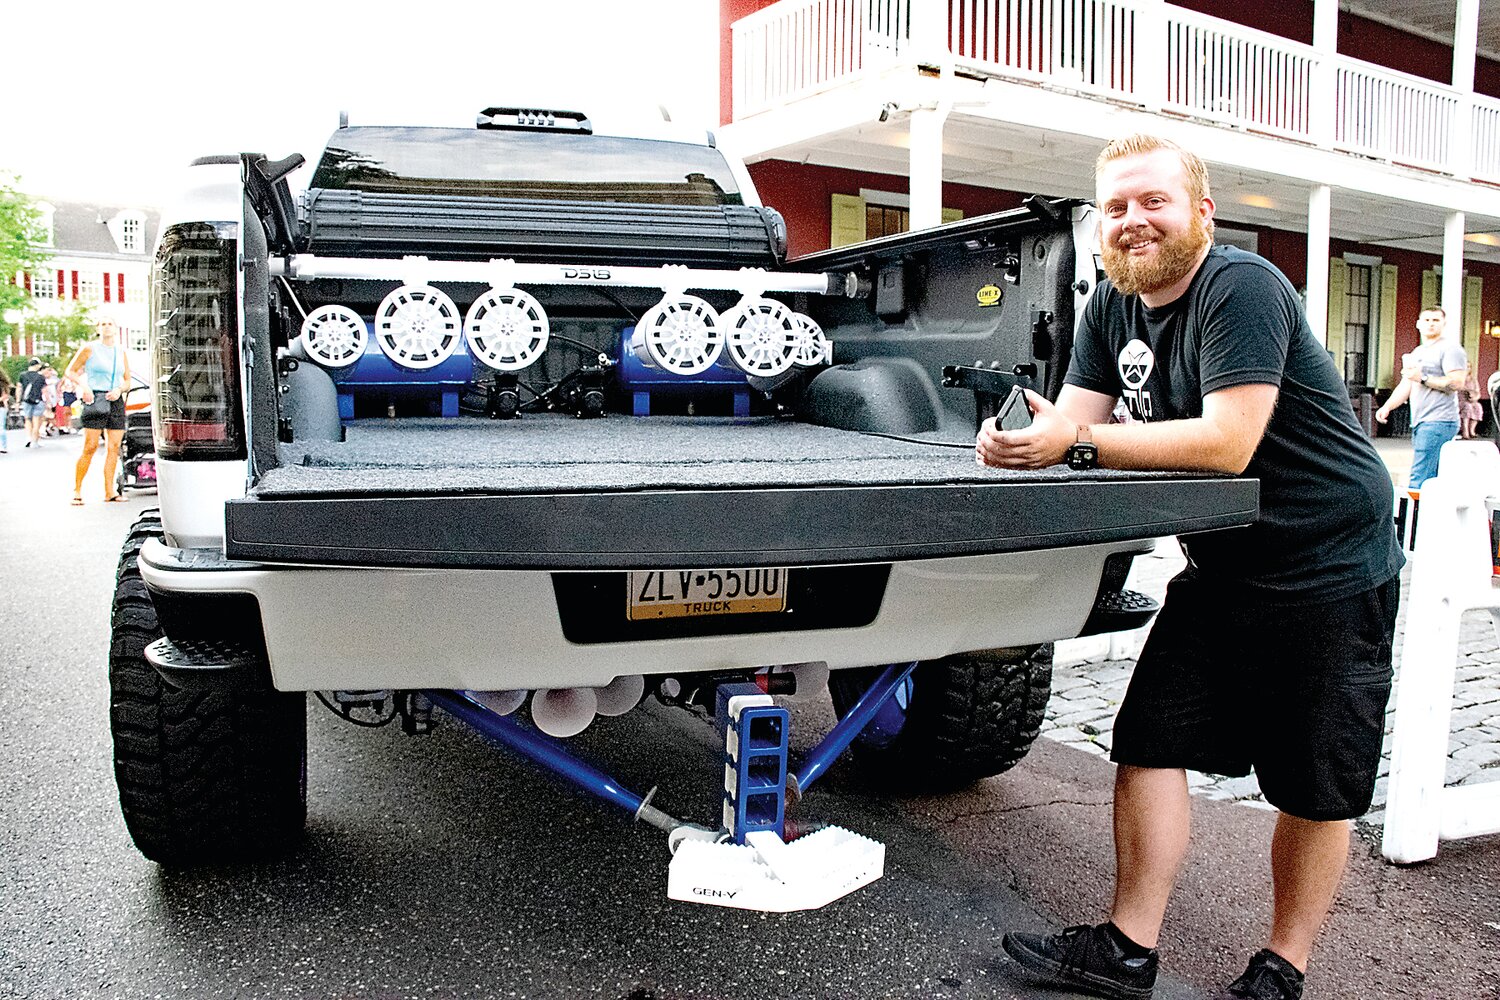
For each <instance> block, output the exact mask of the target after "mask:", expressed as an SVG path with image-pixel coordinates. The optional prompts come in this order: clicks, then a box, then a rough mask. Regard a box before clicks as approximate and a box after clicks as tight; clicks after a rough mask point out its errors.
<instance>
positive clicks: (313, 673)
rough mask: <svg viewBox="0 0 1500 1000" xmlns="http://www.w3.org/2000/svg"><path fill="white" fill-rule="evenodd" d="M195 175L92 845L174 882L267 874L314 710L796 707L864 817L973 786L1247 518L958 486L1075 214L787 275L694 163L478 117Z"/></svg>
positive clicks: (731, 182) (566, 124) (906, 244)
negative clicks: (1166, 565) (119, 837)
mask: <svg viewBox="0 0 1500 1000" xmlns="http://www.w3.org/2000/svg"><path fill="white" fill-rule="evenodd" d="M300 162H301V158H300V157H295V158H288V159H287V160H284V161H280V162H268V161H267V160H266V158H265V157H263V156H258V155H254V154H242V155H235V156H210V157H205V158H203V159H201V160H199V161H197V162H196V163H195V164H194V165H193V166H192V168H191V170H190V172H189V180H188V182H187V185H186V186H185V188H184V189H183V191H182V197H181V200H180V202H179V204H177V205H176V206H174V207H172V208H171V209H170V210H169V212H168V213H167V214H166V216H165V217H164V218H163V222H162V236H161V241H160V244H159V246H158V248H157V251H156V257H155V264H154V270H153V278H152V309H153V317H152V329H153V331H154V339H153V343H152V347H151V351H152V359H153V367H154V371H153V385H154V391H155V400H154V404H155V408H154V430H155V439H156V448H157V454H158V470H159V472H158V475H159V481H160V511H159V513H153V514H149V515H147V516H146V517H144V518H142V520H141V521H140V522H139V523H138V524H137V525H136V526H135V528H134V529H133V531H132V532H131V534H130V536H129V538H128V540H127V542H126V544H125V548H124V551H123V553H122V556H121V560H120V567H119V579H118V589H117V595H116V599H115V605H114V624H113V639H112V645H111V649H110V679H111V690H112V699H111V722H112V728H113V733H114V738H115V751H116V767H115V771H116V775H117V778H118V784H119V789H120V798H121V804H122V808H123V811H124V816H125V819H126V822H127V825H128V827H129V829H130V832H131V834H132V836H133V837H134V839H135V842H136V844H137V845H138V846H139V848H140V849H141V850H142V851H143V852H144V853H145V854H146V855H147V856H148V857H151V858H153V859H155V860H157V861H159V862H161V863H163V864H166V865H184V864H193V863H202V862H209V863H225V862H232V861H235V860H238V859H241V858H245V857H248V856H251V855H254V854H257V853H261V852H265V851H274V850H277V849H283V848H285V847H286V846H287V845H289V844H292V843H294V842H295V841H296V840H297V838H298V836H299V835H300V833H301V830H302V827H303V823H304V819H305V814H306V782H305V756H306V754H305V747H306V721H305V716H306V711H307V698H306V693H307V692H317V693H318V694H319V697H320V698H321V699H322V700H323V701H324V703H325V704H327V705H328V706H330V707H332V708H333V709H334V710H335V711H337V712H339V714H341V715H344V716H345V717H347V718H350V719H352V720H358V719H360V718H365V720H366V721H369V720H371V719H374V720H382V721H383V720H388V719H400V720H401V721H402V722H403V723H404V724H405V725H406V726H407V728H408V729H410V730H420V729H422V728H423V727H424V726H425V725H426V724H427V718H426V712H427V709H428V706H429V704H430V703H429V702H428V701H427V699H425V698H424V697H422V694H421V692H424V691H434V690H436V691H455V690H461V691H467V692H473V693H474V697H475V698H477V699H480V700H482V701H484V702H485V703H486V704H489V705H491V706H495V707H497V708H498V709H499V710H501V711H504V710H507V709H512V708H516V707H518V706H519V705H521V704H525V705H526V706H527V707H526V712H527V713H529V714H530V715H531V717H532V718H533V719H534V721H535V724H536V725H537V726H538V727H539V728H541V729H542V730H543V731H545V732H549V733H553V734H556V735H567V734H568V733H571V732H576V731H578V730H579V729H581V728H582V726H584V725H587V724H588V721H589V720H591V719H592V718H593V715H594V712H595V711H611V712H619V711H626V710H629V709H630V708H631V707H633V706H635V705H637V704H639V702H640V701H641V700H642V699H644V698H647V697H655V698H658V699H661V700H662V701H665V702H669V703H675V704H681V705H684V706H693V705H698V706H704V707H710V708H711V707H712V705H713V699H714V691H715V689H716V687H717V686H718V685H720V684H723V683H728V682H738V681H744V680H747V679H752V680H758V682H759V683H760V685H761V687H763V688H766V689H769V690H771V691H772V692H775V691H779V690H784V689H788V688H790V687H791V686H792V685H794V684H797V683H799V682H800V684H801V685H802V688H803V692H802V693H804V694H806V693H807V691H808V688H809V686H812V687H815V688H818V689H821V678H823V677H827V678H829V680H828V688H829V690H830V692H831V694H832V696H833V699H834V704H835V707H836V708H837V709H838V710H839V711H840V712H844V711H847V710H848V708H849V706H850V705H851V704H852V703H853V702H854V701H855V699H856V698H857V697H858V696H859V694H860V693H861V691H862V690H863V687H864V686H865V685H867V684H868V683H869V681H870V679H871V677H872V676H873V674H872V669H873V668H876V667H878V666H880V665H884V664H891V663H897V662H910V661H920V665H919V666H918V668H917V670H916V672H915V673H914V674H913V675H912V676H911V678H910V680H909V681H908V682H907V683H906V684H905V685H904V687H903V689H902V690H901V691H899V692H898V693H897V696H896V697H895V698H894V699H893V700H892V701H891V702H889V703H888V704H887V706H886V708H885V709H883V710H882V712H881V714H880V716H879V717H878V718H877V719H876V721H875V723H874V724H873V725H872V726H870V727H869V728H867V729H866V730H865V732H864V733H863V735H862V736H861V743H860V749H861V750H862V751H863V755H864V756H865V758H866V759H867V760H873V761H875V762H876V763H877V764H878V766H880V767H881V768H883V769H884V773H886V774H887V775H889V776H892V777H894V776H896V775H906V776H908V777H909V778H910V779H911V781H913V782H917V783H923V784H925V785H927V786H932V785H934V784H942V785H955V784H962V783H965V782H971V781H973V780H975V779H977V778H980V777H983V776H988V775H992V774H996V773H998V772H1000V771H1003V770H1004V769H1006V768H1008V767H1010V766H1012V765H1013V764H1014V763H1015V762H1016V761H1018V760H1019V759H1020V758H1021V757H1022V755H1024V754H1025V752H1026V751H1027V749H1028V748H1029V746H1030V744H1031V742H1032V740H1033V739H1034V738H1035V737H1036V735H1037V732H1038V728H1039V725H1040V722H1041V719H1042V713H1043V709H1044V707H1045V704H1046V700H1047V696H1048V692H1049V686H1050V675H1051V646H1050V645H1049V644H1050V643H1051V642H1052V641H1054V640H1057V639H1062V638H1067V637H1072V636H1077V635H1080V634H1088V633H1097V632H1103V631H1110V630H1114V629H1118V628H1123V627H1132V626H1134V625H1136V624H1139V623H1141V622H1142V621H1144V620H1145V619H1146V618H1147V617H1149V615H1150V613H1151V610H1152V605H1151V604H1150V602H1149V601H1144V600H1143V599H1138V595H1131V594H1129V593H1128V592H1122V588H1123V584H1124V581H1125V577H1126V573H1127V572H1128V570H1129V566H1130V562H1131V559H1132V558H1133V555H1134V554H1136V553H1139V552H1141V551H1143V550H1145V549H1147V548H1149V546H1150V544H1151V542H1150V540H1151V539H1155V538H1157V537H1161V536H1168V535H1174V534H1181V533H1186V532H1194V531H1204V530H1212V529H1220V528H1228V527H1232V526H1235V525H1239V524H1243V523H1246V522H1247V521H1249V520H1251V519H1253V518H1254V517H1255V515H1256V510H1257V484H1256V483H1255V482H1254V481H1253V480H1241V479H1229V478H1222V477H1214V476H1204V475H1155V474H1140V473H1122V472H1109V471H1100V470H1090V471H1074V470H1070V469H1067V468H1054V469H1048V470H1043V471H1041V472H1029V473H1019V472H1006V471H999V470H993V469H987V468H982V467H979V466H977V465H976V464H975V462H974V459H973V455H972V442H973V435H974V431H975V428H976V423H977V421H978V420H980V419H983V418H984V416H986V415H988V414H990V413H993V412H994V407H995V405H996V401H997V400H998V399H1000V398H1001V397H1002V396H1003V395H1004V394H1005V392H1006V391H1007V390H1008V389H1009V388H1010V386H1011V385H1013V384H1015V383H1016V382H1018V381H1019V382H1026V383H1028V384H1031V385H1034V386H1036V387H1037V388H1038V389H1039V390H1041V391H1044V392H1046V393H1047V394H1049V395H1052V396H1055V395H1056V393H1057V391H1058V389H1059V388H1060V385H1061V379H1062V375H1063V372H1064V370H1065V368H1066V364H1067V359H1068V352H1069V348H1070V345H1071V339H1072V331H1073V325H1074V317H1075V315H1076V313H1077V310H1078V307H1079V306H1080V304H1081V303H1082V302H1083V301H1084V299H1085V298H1086V296H1087V294H1088V292H1089V291H1090V290H1091V285H1092V284H1093V283H1094V282H1095V281H1097V270H1096V262H1095V260H1094V258H1093V256H1092V254H1091V253H1090V252H1089V251H1088V250H1087V249H1086V247H1087V246H1088V240H1089V239H1090V238H1091V237H1092V235H1093V232H1092V230H1093V222H1092V220H1091V218H1090V217H1089V212H1088V209H1087V206H1083V205H1080V204H1077V203H1071V202H1064V201H1049V200H1046V199H1041V198H1034V199H1031V200H1030V201H1029V202H1028V203H1027V206H1026V207H1024V208H1020V209H1016V210H1014V211H1007V212H1001V213H998V214H995V215H990V216H984V217H981V218H975V219H970V220H965V221H962V222H957V223H953V224H949V225H946V226H943V227H941V228H938V229H933V230H927V231H924V232H918V233H913V234H904V235H900V236H892V237H885V238H882V239H877V240H872V241H869V242H866V243H862V244H858V245H855V246H849V247H843V248H839V249H835V250H830V251H826V252H823V253H818V254H814V255H812V256H808V257H803V258H799V259H793V260H786V259H785V248H786V233H785V226H784V224H783V223H782V220H781V217H780V216H779V215H778V214H777V213H776V212H774V211H772V210H770V209H766V208H762V207H760V206H759V203H758V199H757V196H756V192H755V188H754V185H753V184H752V182H751V179H750V177H749V175H748V173H747V172H746V170H745V169H744V166H743V165H742V164H741V163H739V162H738V161H736V160H735V159H733V158H732V157H729V156H726V155H725V154H724V153H723V152H722V151H721V150H720V149H718V148H716V145H715V142H714V139H713V136H712V135H711V134H705V133H703V132H701V131H698V132H692V131H690V130H686V129H683V128H680V127H674V126H671V125H668V124H662V125H660V126H652V127H639V126H631V127H630V128H618V129H611V128H610V127H608V125H607V123H603V122H593V121H590V120H589V119H588V118H587V117H585V116H584V115H581V114H576V113H570V112H565V111H556V110H552V111H537V110H533V109H517V108H487V109H485V110H484V111H483V113H481V114H480V115H479V116H478V125H477V127H474V128H421V127H386V126H379V127H377V126H359V127H346V126H341V127H340V128H339V129H338V130H337V131H336V132H335V133H334V134H333V136H332V137H331V138H330V140H329V142H328V145H327V148H326V149H325V150H324V151H323V152H322V155H321V157H320V158H319V160H318V162H317V164H316V166H315V168H314V171H313V173H312V176H311V180H310V182H309V184H308V186H307V188H306V190H305V192H303V193H301V194H300V195H298V196H296V197H294V196H293V195H292V193H291V191H290V189H289V187H288V185H287V182H286V175H287V174H288V173H290V171H291V170H292V169H294V168H295V167H296V166H297V165H298V164H299V163H300Z"/></svg>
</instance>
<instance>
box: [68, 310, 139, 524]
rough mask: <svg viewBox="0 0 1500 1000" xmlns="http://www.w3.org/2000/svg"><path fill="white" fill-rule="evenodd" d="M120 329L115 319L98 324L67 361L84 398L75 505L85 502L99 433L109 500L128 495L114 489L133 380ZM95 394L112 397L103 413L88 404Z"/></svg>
mask: <svg viewBox="0 0 1500 1000" xmlns="http://www.w3.org/2000/svg"><path fill="white" fill-rule="evenodd" d="M119 334H120V331H119V329H118V328H117V327H116V326H115V324H114V322H113V321H112V320H107V319H106V320H103V321H101V322H100V324H99V339H98V340H91V341H89V342H88V343H87V344H84V345H83V347H81V348H79V351H78V353H77V354H75V355H73V360H72V361H70V362H68V372H67V377H68V378H69V379H71V380H72V382H73V384H74V385H76V386H78V398H79V399H81V400H83V405H84V407H85V408H84V411H83V454H81V455H79V456H78V465H77V466H76V467H75V468H74V476H73V506H75V507H81V506H83V480H84V477H85V476H87V475H88V474H89V465H90V464H91V463H92V462H93V460H94V452H95V451H97V450H98V448H99V435H100V434H101V433H102V434H104V436H105V439H106V441H107V448H106V450H105V453H104V499H105V502H106V503H114V502H122V501H123V500H124V499H125V498H124V497H122V496H120V494H119V493H117V492H116V491H115V466H116V465H118V464H119V461H120V442H121V441H122V440H124V438H125V387H126V386H128V385H129V384H130V359H129V358H128V357H127V356H126V354H125V348H124V347H123V346H121V345H120V343H119ZM96 395H100V396H103V397H104V398H105V399H107V400H109V409H108V411H106V412H104V413H91V412H89V410H88V404H89V403H91V402H93V401H94V397H95V396H96Z"/></svg>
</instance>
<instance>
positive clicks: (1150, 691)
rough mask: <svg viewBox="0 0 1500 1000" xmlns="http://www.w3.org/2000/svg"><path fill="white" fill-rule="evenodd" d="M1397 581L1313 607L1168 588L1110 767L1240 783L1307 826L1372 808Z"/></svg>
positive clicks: (1186, 579)
mask: <svg viewBox="0 0 1500 1000" xmlns="http://www.w3.org/2000/svg"><path fill="white" fill-rule="evenodd" d="M1400 593H1401V584H1400V577H1399V576H1397V577H1392V578H1391V579H1390V580H1388V581H1386V582H1385V583H1383V584H1381V585H1379V586H1375V587H1372V588H1370V589H1369V590H1366V591H1363V592H1361V593H1357V594H1352V595H1350V596H1348V597H1341V598H1336V599H1334V600H1331V601H1325V602H1321V603H1313V604H1293V605H1287V604H1275V603H1269V602H1258V601H1249V602H1247V601H1245V600H1243V599H1233V600H1231V599H1227V598H1226V597H1225V596H1224V595H1223V593H1222V591H1218V590H1216V589H1215V588H1211V587H1208V586H1205V585H1204V584H1203V583H1202V581H1201V580H1200V579H1198V578H1197V577H1196V575H1195V574H1194V572H1193V571H1192V570H1188V571H1187V572H1185V573H1183V574H1181V575H1180V576H1178V577H1177V578H1176V579H1174V580H1173V581H1172V582H1171V583H1170V584H1169V585H1168V586H1167V597H1166V600H1165V602H1163V606H1162V610H1161V613H1160V614H1159V615H1158V616H1157V619H1156V624H1155V625H1154V626H1152V629H1151V635H1150V637H1149V638H1148V639H1147V640H1146V645H1145V648H1144V649H1142V650H1141V655H1140V659H1139V661H1138V662H1137V664H1136V668H1135V673H1134V674H1133V675H1132V677H1131V679H1130V686H1129V688H1128V689H1127V690H1126V692H1125V700H1124V702H1123V703H1122V704H1121V706H1120V713H1119V716H1118V718H1117V719H1116V720H1115V729H1114V745H1113V752H1112V753H1111V757H1112V758H1113V759H1114V761H1115V762H1116V763H1119V764H1132V765H1136V766H1138V767H1171V768H1179V767H1180V768H1186V769H1189V770H1193V771H1203V772H1206V773H1209V774H1223V775H1233V776H1243V775H1247V774H1249V773H1250V771H1251V769H1254V771H1255V774H1256V777H1257V778H1258V779H1259V781H1260V787H1261V791H1262V792H1263V793H1264V794H1265V797H1266V800H1267V801H1268V802H1270V803H1271V804H1272V805H1274V806H1276V808H1278V809H1280V810H1281V811H1282V812H1285V813H1288V814H1290V815H1293V816H1299V817H1301V818H1303V819H1310V820H1337V819H1353V818H1355V817H1357V816H1362V815H1364V814H1365V813H1366V812H1367V811H1368V810H1369V808H1370V799H1371V797H1372V796H1373V794H1374V790H1375V775H1376V771H1377V769H1378V768H1379V766H1380V746H1381V741H1382V739H1383V737H1384V733H1385V707H1386V702H1387V701H1388V700H1389V698H1390V693H1391V639H1392V636H1393V635H1394V632H1395V627H1396V606H1397V603H1398V601H1399V599H1400Z"/></svg>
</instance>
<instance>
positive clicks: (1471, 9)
mask: <svg viewBox="0 0 1500 1000" xmlns="http://www.w3.org/2000/svg"><path fill="white" fill-rule="evenodd" d="M1478 45H1479V0H1458V12H1457V19H1456V20H1455V21H1454V28H1453V88H1454V89H1455V90H1457V91H1458V92H1459V97H1458V105H1457V106H1456V107H1455V108H1454V110H1453V114H1454V122H1453V133H1452V134H1453V144H1452V146H1451V148H1450V149H1449V161H1450V163H1451V164H1452V166H1451V169H1452V171H1453V173H1454V174H1456V175H1457V176H1459V177H1472V176H1474V57H1475V49H1476V48H1477V47H1478Z"/></svg>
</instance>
